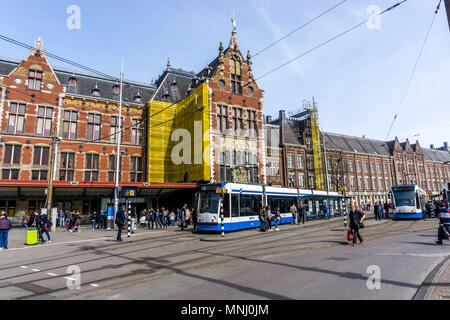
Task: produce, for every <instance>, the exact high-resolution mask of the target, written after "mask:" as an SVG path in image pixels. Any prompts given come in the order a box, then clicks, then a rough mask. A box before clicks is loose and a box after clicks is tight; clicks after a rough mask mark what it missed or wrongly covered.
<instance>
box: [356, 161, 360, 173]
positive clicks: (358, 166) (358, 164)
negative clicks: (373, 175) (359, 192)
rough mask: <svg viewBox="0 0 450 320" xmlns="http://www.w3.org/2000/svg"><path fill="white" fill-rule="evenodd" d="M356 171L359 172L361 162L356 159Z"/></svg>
mask: <svg viewBox="0 0 450 320" xmlns="http://www.w3.org/2000/svg"><path fill="white" fill-rule="evenodd" d="M356 172H358V173H359V172H361V163H360V162H359V161H356Z"/></svg>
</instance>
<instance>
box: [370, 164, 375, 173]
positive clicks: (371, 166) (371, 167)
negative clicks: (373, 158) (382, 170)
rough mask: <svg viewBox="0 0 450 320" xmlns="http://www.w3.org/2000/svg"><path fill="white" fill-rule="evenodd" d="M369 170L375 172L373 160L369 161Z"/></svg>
mask: <svg viewBox="0 0 450 320" xmlns="http://www.w3.org/2000/svg"><path fill="white" fill-rule="evenodd" d="M370 172H372V173H373V172H375V164H374V163H373V162H371V163H370Z"/></svg>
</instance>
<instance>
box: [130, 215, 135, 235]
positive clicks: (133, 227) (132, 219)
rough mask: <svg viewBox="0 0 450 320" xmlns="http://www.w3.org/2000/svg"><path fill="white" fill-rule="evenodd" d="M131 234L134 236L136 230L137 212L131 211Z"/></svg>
mask: <svg viewBox="0 0 450 320" xmlns="http://www.w3.org/2000/svg"><path fill="white" fill-rule="evenodd" d="M130 216H131V233H132V234H134V231H135V230H136V210H134V209H131V215H130Z"/></svg>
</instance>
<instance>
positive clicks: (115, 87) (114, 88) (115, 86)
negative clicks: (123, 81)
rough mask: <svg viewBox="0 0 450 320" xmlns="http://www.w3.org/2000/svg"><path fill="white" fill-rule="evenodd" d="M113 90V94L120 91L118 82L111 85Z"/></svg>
mask: <svg viewBox="0 0 450 320" xmlns="http://www.w3.org/2000/svg"><path fill="white" fill-rule="evenodd" d="M113 91H114V94H119V93H120V85H119V84H118V83H116V84H115V85H114V86H113Z"/></svg>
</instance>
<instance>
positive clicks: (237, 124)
mask: <svg viewBox="0 0 450 320" xmlns="http://www.w3.org/2000/svg"><path fill="white" fill-rule="evenodd" d="M233 130H234V134H235V135H239V136H241V135H242V131H243V130H244V119H243V116H242V109H239V108H233Z"/></svg>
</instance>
